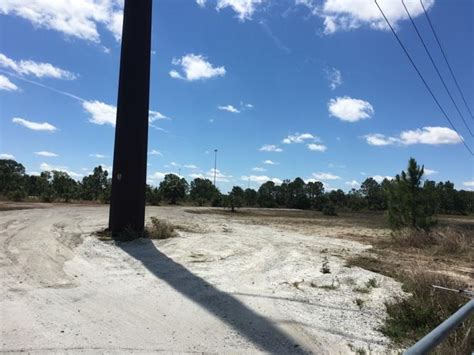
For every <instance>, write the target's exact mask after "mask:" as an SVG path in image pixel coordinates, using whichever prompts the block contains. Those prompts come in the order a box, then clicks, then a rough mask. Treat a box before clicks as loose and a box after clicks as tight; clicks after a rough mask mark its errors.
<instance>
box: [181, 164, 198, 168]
mask: <svg viewBox="0 0 474 355" xmlns="http://www.w3.org/2000/svg"><path fill="white" fill-rule="evenodd" d="M183 166H184V167H185V168H187V169H197V168H198V167H197V166H196V165H194V164H184V165H183Z"/></svg>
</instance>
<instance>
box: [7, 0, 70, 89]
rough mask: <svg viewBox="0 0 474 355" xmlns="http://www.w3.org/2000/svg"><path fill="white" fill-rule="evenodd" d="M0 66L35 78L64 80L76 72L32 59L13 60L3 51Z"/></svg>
mask: <svg viewBox="0 0 474 355" xmlns="http://www.w3.org/2000/svg"><path fill="white" fill-rule="evenodd" d="M0 6H1V5H0ZM0 67H3V68H7V69H10V70H13V71H14V72H15V73H17V74H19V75H33V76H36V77H37V78H54V79H66V80H73V79H76V78H77V75H76V74H73V73H71V72H69V71H67V70H64V69H61V68H58V67H55V66H54V65H52V64H50V63H38V62H34V61H32V60H20V61H15V60H13V59H11V58H8V57H7V56H6V55H5V54H3V53H0Z"/></svg>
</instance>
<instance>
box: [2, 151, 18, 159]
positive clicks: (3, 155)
mask: <svg viewBox="0 0 474 355" xmlns="http://www.w3.org/2000/svg"><path fill="white" fill-rule="evenodd" d="M0 159H11V160H14V159H15V156H14V155H12V154H8V153H1V154H0Z"/></svg>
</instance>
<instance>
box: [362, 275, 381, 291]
mask: <svg viewBox="0 0 474 355" xmlns="http://www.w3.org/2000/svg"><path fill="white" fill-rule="evenodd" d="M379 286H380V285H379V283H378V281H377V279H376V278H375V277H372V278H370V279H369V280H368V281H367V282H366V283H365V287H367V288H377V287H379Z"/></svg>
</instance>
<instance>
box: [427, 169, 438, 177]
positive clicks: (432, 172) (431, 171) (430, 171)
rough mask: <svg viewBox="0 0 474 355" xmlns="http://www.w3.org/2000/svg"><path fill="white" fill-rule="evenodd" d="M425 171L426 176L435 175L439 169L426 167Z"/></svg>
mask: <svg viewBox="0 0 474 355" xmlns="http://www.w3.org/2000/svg"><path fill="white" fill-rule="evenodd" d="M424 172H425V175H426V176H430V175H435V174H438V173H439V171H437V170H431V169H426V168H425V169H424Z"/></svg>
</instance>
